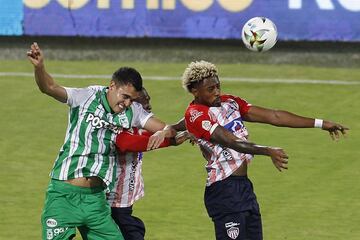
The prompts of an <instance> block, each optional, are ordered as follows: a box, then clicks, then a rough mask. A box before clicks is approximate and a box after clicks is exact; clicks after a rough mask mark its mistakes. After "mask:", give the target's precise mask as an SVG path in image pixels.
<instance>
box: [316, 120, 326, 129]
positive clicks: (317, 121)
mask: <svg viewBox="0 0 360 240" xmlns="http://www.w3.org/2000/svg"><path fill="white" fill-rule="evenodd" d="M323 122H324V121H323V120H322V119H317V118H316V119H315V122H314V127H315V128H322V126H323Z"/></svg>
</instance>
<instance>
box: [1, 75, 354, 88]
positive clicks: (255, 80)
mask: <svg viewBox="0 0 360 240" xmlns="http://www.w3.org/2000/svg"><path fill="white" fill-rule="evenodd" d="M33 76H34V74H33V73H26V72H0V77H33ZM51 76H53V77H55V78H66V79H90V78H98V79H110V78H111V75H77V74H56V73H55V74H51ZM142 78H143V79H149V80H159V81H167V80H177V81H180V80H181V77H166V76H142ZM221 80H222V81H232V82H247V83H284V84H325V85H360V81H340V80H310V79H279V78H243V77H221Z"/></svg>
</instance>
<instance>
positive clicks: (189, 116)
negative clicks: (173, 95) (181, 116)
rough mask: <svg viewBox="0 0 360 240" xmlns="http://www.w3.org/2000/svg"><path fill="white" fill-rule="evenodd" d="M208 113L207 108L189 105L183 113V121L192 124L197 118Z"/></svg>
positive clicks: (193, 104) (199, 105)
mask: <svg viewBox="0 0 360 240" xmlns="http://www.w3.org/2000/svg"><path fill="white" fill-rule="evenodd" d="M208 113H209V107H208V106H205V105H202V104H196V103H190V105H189V106H188V108H187V109H186V112H185V119H186V120H187V121H190V122H194V121H195V120H196V119H197V118H199V117H200V116H203V115H208Z"/></svg>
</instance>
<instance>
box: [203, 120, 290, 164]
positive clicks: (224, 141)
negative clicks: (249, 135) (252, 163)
mask: <svg viewBox="0 0 360 240" xmlns="http://www.w3.org/2000/svg"><path fill="white" fill-rule="evenodd" d="M210 140H211V142H213V143H217V144H220V145H221V146H223V147H228V148H231V149H234V150H235V151H238V152H241V153H249V154H254V155H265V156H269V157H270V158H271V160H272V162H273V164H274V166H275V167H276V168H277V169H278V170H279V171H281V170H283V169H287V163H288V156H287V155H286V153H285V151H284V150H283V149H281V148H277V147H268V146H260V145H256V144H255V143H251V142H246V141H242V140H241V139H239V138H237V137H236V136H234V135H233V134H232V133H230V132H229V131H228V130H226V129H225V128H224V127H222V126H217V127H216V128H215V130H214V131H213V133H212V134H211V137H210Z"/></svg>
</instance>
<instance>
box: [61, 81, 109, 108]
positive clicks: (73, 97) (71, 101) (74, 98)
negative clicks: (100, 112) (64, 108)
mask: <svg viewBox="0 0 360 240" xmlns="http://www.w3.org/2000/svg"><path fill="white" fill-rule="evenodd" d="M101 88H103V87H101V86H90V87H86V88H69V87H65V91H66V94H67V102H66V103H67V105H69V107H77V106H79V105H81V104H82V103H83V102H85V101H86V100H87V99H88V98H89V97H90V96H91V95H92V94H94V93H95V91H96V90H97V89H101Z"/></svg>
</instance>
